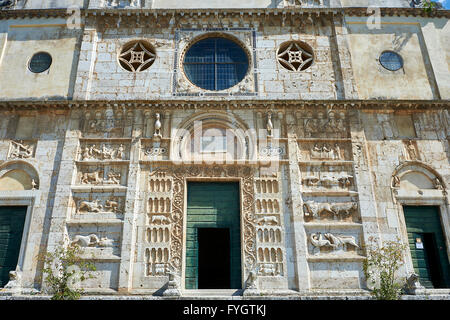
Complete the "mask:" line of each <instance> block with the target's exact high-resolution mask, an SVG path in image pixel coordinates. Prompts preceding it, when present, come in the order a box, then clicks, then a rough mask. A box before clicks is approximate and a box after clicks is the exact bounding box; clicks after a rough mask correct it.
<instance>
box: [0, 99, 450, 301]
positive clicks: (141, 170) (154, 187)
mask: <svg viewBox="0 0 450 320" xmlns="http://www.w3.org/2000/svg"><path fill="white" fill-rule="evenodd" d="M383 109H384V110H381V109H377V110H372V111H370V110H369V109H365V110H364V109H363V110H361V111H357V110H353V111H352V110H347V109H345V108H343V107H336V106H335V107H334V108H333V110H331V111H330V109H329V108H328V109H327V108H326V107H325V106H316V107H313V108H311V107H297V108H293V107H288V106H285V107H281V106H279V107H274V108H272V109H271V110H270V121H271V122H272V126H273V131H272V132H271V133H270V132H269V131H267V122H268V121H269V112H268V110H267V109H264V108H261V107H260V108H254V107H253V108H251V109H248V110H245V109H244V108H243V107H242V106H237V107H233V108H231V109H230V110H229V111H228V112H224V111H223V110H221V109H220V108H217V106H216V107H213V106H210V107H205V106H204V105H199V106H197V107H196V108H195V109H192V108H187V109H184V108H183V107H179V108H174V106H171V107H169V106H168V105H165V106H161V105H160V106H156V105H154V106H153V107H152V108H148V107H147V108H146V107H142V106H141V107H139V106H134V107H133V106H126V105H122V104H121V105H120V107H114V106H113V105H108V106H94V105H92V106H89V107H87V108H85V107H83V106H82V105H78V106H73V107H72V111H71V112H70V113H67V112H65V111H62V110H61V111H51V110H48V111H45V112H44V111H40V112H35V111H30V112H25V111H24V112H12V113H3V117H2V119H3V120H2V122H1V123H2V124H1V128H2V129H1V137H2V140H1V141H2V147H1V150H3V151H1V154H2V159H1V161H2V164H1V165H0V183H3V184H4V183H5V181H7V180H6V179H5V178H4V177H11V178H8V179H15V181H16V183H19V184H20V183H22V185H23V189H24V190H23V191H17V190H11V191H4V190H5V188H6V189H8V186H6V185H1V186H0V187H1V190H3V191H1V195H0V201H1V204H2V205H13V204H21V203H25V204H27V201H31V202H30V208H31V209H30V210H31V213H30V214H29V217H30V218H29V219H30V221H31V222H30V223H29V224H27V225H26V230H27V231H26V233H25V234H26V235H27V237H28V239H31V240H30V241H27V242H26V250H25V249H24V250H25V251H23V252H24V254H23V260H20V261H21V262H20V263H19V269H20V270H21V271H22V273H23V285H24V286H25V287H28V288H30V287H33V285H34V286H35V287H36V288H40V287H41V280H40V279H39V274H40V270H41V268H42V266H41V265H39V264H38V262H37V260H36V256H37V255H38V254H40V253H42V252H43V250H44V249H47V250H50V251H51V250H53V249H54V248H55V247H56V246H58V244H59V243H60V242H61V241H65V243H66V244H70V243H74V244H75V243H78V244H79V245H81V246H82V247H83V248H84V249H83V250H84V251H85V258H86V259H88V260H89V259H92V261H93V262H94V263H95V264H96V266H97V271H96V272H95V275H96V277H95V278H94V279H91V280H89V281H88V282H86V283H85V284H84V287H85V288H86V289H87V290H88V291H89V292H93V293H113V292H117V291H119V292H122V293H153V292H155V291H157V290H160V289H161V288H162V287H163V286H164V285H165V284H166V283H167V280H168V274H169V273H170V272H174V273H175V275H177V277H178V278H177V279H179V284H178V286H179V287H180V288H184V284H183V279H184V278H183V277H184V275H183V272H184V249H183V248H184V241H185V237H186V235H185V234H184V231H183V230H184V229H183V228H184V227H183V226H184V222H183V221H185V220H184V219H185V214H186V208H185V207H184V206H185V204H184V203H185V202H184V201H185V200H184V195H185V188H186V184H185V183H186V179H187V180H189V179H201V180H203V181H223V180H227V181H229V180H230V179H231V180H233V181H239V182H240V190H241V199H242V207H241V219H242V229H241V232H242V239H243V242H242V250H243V257H244V260H243V264H242V268H243V283H242V285H243V287H244V286H245V281H246V280H247V277H248V275H249V272H250V271H252V270H256V272H257V283H256V286H257V288H258V290H263V291H264V290H266V291H267V290H269V291H273V290H278V292H283V290H284V291H286V290H295V291H298V290H300V291H304V290H313V291H314V290H316V291H317V290H328V291H329V290H343V289H352V290H357V291H358V290H361V289H364V288H366V283H365V280H364V275H363V271H362V261H363V259H364V257H365V251H364V249H363V248H364V246H365V245H367V244H368V243H370V241H371V239H374V240H383V241H386V240H395V239H396V238H397V237H399V238H400V239H401V240H402V241H403V242H406V241H407V240H406V239H407V237H406V227H405V223H404V218H403V213H402V207H401V205H402V204H411V203H414V204H416V205H424V204H432V205H437V206H439V207H440V210H441V215H442V221H443V230H444V232H445V234H446V237H447V247H448V246H449V244H450V239H449V230H448V225H449V224H448V221H449V219H448V218H449V217H448V212H449V207H448V200H447V195H446V193H444V192H443V191H444V189H445V188H447V186H448V183H449V178H450V172H449V168H448V160H449V153H448V141H447V140H448V139H447V138H448V136H449V134H450V132H448V127H449V126H448V123H449V121H450V119H449V116H448V112H447V111H446V110H442V109H437V110H429V111H427V112H425V111H408V109H405V108H404V109H398V108H397V109H395V110H394V109H391V110H389V109H386V108H383ZM384 111H389V112H388V113H385V112H384ZM157 114H159V121H160V125H161V128H160V129H159V125H156V123H157V121H158V117H157ZM194 121H201V122H202V124H203V125H204V126H205V127H211V125H213V126H217V125H218V126H219V127H220V126H223V127H224V128H231V129H232V130H234V131H232V132H234V134H236V139H237V140H236V141H237V144H238V145H241V146H246V147H245V148H243V149H242V150H243V151H242V152H240V153H239V152H238V156H237V159H239V161H240V162H238V163H237V164H236V163H235V162H234V161H233V162H231V163H223V160H224V158H220V157H219V158H217V157H216V158H214V157H212V158H210V159H209V158H208V159H206V158H200V159H192V158H189V154H190V153H189V152H188V149H186V148H187V146H188V145H190V144H189V143H185V142H184V141H186V139H187V138H188V137H189V135H190V133H189V132H191V133H192V131H190V130H192V126H191V124H192V123H193V122H194ZM189 128H191V129H189ZM186 130H187V131H186ZM236 130H243V131H242V132H246V131H247V132H250V131H251V130H256V133H257V137H259V139H258V140H257V139H256V136H252V135H249V136H247V138H246V137H245V135H242V134H241V133H238V132H240V131H236ZM248 130H250V131H248ZM180 132H181V133H183V132H184V135H181V136H179V134H180ZM186 134H187V135H186ZM271 134H272V138H269V140H267V139H268V135H271ZM180 138H182V139H180ZM244 141H247V142H245V143H244ZM267 141H271V143H270V144H268V143H267ZM230 147H231V149H229V151H231V150H234V148H235V147H234V144H233V145H232V146H230ZM239 149H240V147H238V148H237V150H239ZM245 150H247V151H245ZM179 156H181V157H182V158H179ZM181 159H185V160H186V159H191V160H190V161H188V162H184V163H183V164H181V165H180V164H177V161H179V160H181ZM192 160H195V161H194V162H192ZM214 161H216V164H214ZM11 170H22V172H24V173H22V175H19V176H17V175H15V176H14V175H11V174H10V175H8V173H9V172H11ZM414 175H416V176H417V177H414ZM24 176H26V177H29V179H33V180H34V182H33V183H31V182H29V183H28V184H27V183H26V181H25V180H26V179H25V180H24V178H21V177H24ZM396 177H398V181H399V182H398V183H397V180H396V179H397V178H396ZM421 177H422V178H421ZM424 179H425V180H424ZM436 179H437V180H436ZM8 181H9V180H8ZM421 181H422V182H421ZM427 181H428V182H427ZM436 181H437V182H436ZM8 185H9V186H10V187H12V184H8ZM13 189H16V188H13ZM30 199H31V200H30ZM50 218H51V219H50ZM330 243H332V244H336V246H332V245H329V244H330ZM406 262H407V264H406V265H405V268H404V269H402V273H403V274H405V275H406V274H408V273H410V272H412V270H413V268H412V264H411V259H410V257H409V255H408V254H406ZM273 292H276V291H273Z"/></svg>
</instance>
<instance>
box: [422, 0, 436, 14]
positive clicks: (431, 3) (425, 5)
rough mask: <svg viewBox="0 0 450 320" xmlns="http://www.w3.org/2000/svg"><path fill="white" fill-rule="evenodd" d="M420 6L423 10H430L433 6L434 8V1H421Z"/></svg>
mask: <svg viewBox="0 0 450 320" xmlns="http://www.w3.org/2000/svg"><path fill="white" fill-rule="evenodd" d="M422 7H423V10H424V11H425V12H431V11H433V9H434V8H436V2H434V1H426V0H424V1H422Z"/></svg>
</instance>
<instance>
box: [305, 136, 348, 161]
mask: <svg viewBox="0 0 450 320" xmlns="http://www.w3.org/2000/svg"><path fill="white" fill-rule="evenodd" d="M298 147H299V153H300V155H299V160H300V161H351V160H352V152H351V144H350V143H349V142H347V141H341V140H334V141H333V140H328V141H323V140H322V141H315V142H312V141H304V140H303V141H299V143H298Z"/></svg>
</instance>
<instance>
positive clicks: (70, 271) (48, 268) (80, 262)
mask: <svg viewBox="0 0 450 320" xmlns="http://www.w3.org/2000/svg"><path fill="white" fill-rule="evenodd" d="M42 259H43V262H44V266H45V267H44V269H43V274H44V275H45V277H44V282H45V283H46V284H47V286H48V288H49V291H50V292H51V293H52V294H53V296H52V298H51V299H52V300H77V299H79V298H80V297H81V295H82V294H83V292H84V290H83V289H80V288H77V286H78V285H79V284H80V283H81V282H83V281H85V280H87V279H92V278H94V276H93V275H92V274H90V273H89V272H90V271H95V270H96V268H95V265H94V264H93V263H90V262H87V261H86V260H84V259H82V257H81V248H80V247H79V246H78V245H75V246H67V247H65V246H64V245H60V246H58V247H57V248H56V249H55V251H53V252H48V253H47V254H46V255H45V256H44V257H43V258H42Z"/></svg>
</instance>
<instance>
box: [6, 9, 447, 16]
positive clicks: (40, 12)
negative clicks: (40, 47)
mask: <svg viewBox="0 0 450 320" xmlns="http://www.w3.org/2000/svg"><path fill="white" fill-rule="evenodd" d="M80 12H81V15H82V16H84V17H91V16H105V15H107V16H121V17H126V16H155V17H158V16H175V17H176V16H180V17H182V16H185V15H188V16H194V15H195V16H197V17H202V16H210V15H230V16H235V15H238V16H242V17H251V16H256V17H258V16H261V15H262V16H277V15H304V14H307V15H308V14H310V15H313V16H317V15H318V16H320V15H329V14H332V15H344V16H358V17H364V16H371V15H373V10H368V9H367V7H358V8H250V9H248V8H246V9H108V8H101V9H81V10H80ZM380 12H381V16H407V17H409V16H413V17H432V18H447V19H448V18H450V10H433V11H431V12H426V11H425V10H424V9H422V8H381V9H380ZM71 14H72V9H17V10H1V11H0V19H25V18H27V19H30V18H61V17H67V16H70V15H71Z"/></svg>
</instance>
